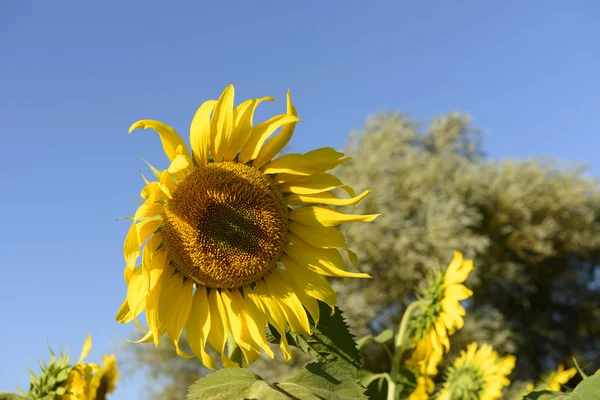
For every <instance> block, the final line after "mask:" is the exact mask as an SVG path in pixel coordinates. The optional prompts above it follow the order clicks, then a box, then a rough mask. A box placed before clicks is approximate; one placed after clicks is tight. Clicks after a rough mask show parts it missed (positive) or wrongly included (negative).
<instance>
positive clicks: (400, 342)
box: [392, 300, 425, 368]
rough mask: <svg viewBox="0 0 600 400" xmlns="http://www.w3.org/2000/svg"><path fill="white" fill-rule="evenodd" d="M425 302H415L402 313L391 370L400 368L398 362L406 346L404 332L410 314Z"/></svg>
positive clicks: (406, 328)
mask: <svg viewBox="0 0 600 400" xmlns="http://www.w3.org/2000/svg"><path fill="white" fill-rule="evenodd" d="M423 304H425V302H424V301H423V300H419V301H415V302H413V303H411V304H410V305H409V306H408V307H407V308H406V311H405V312H404V315H403V316H402V321H400V326H399V327H398V334H397V335H396V341H395V347H396V356H395V357H394V362H393V363H392V368H397V367H399V366H400V360H401V359H402V353H403V352H404V347H405V344H406V338H405V336H406V331H407V330H408V323H409V322H410V317H411V316H412V313H413V312H414V311H415V310H416V309H417V308H419V307H421V306H422V305H423Z"/></svg>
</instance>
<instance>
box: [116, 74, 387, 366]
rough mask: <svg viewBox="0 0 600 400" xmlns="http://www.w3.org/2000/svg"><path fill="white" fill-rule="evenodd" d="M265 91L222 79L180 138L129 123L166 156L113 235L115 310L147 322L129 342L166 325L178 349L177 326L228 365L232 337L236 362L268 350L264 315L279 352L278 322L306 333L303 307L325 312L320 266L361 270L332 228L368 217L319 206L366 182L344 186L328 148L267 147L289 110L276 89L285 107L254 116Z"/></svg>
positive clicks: (292, 121)
mask: <svg viewBox="0 0 600 400" xmlns="http://www.w3.org/2000/svg"><path fill="white" fill-rule="evenodd" d="M271 100H273V99H272V98H270V97H263V98H257V99H250V100H246V101H244V102H242V103H240V104H238V105H237V106H235V104H234V88H233V86H231V85H230V86H228V87H227V88H226V89H225V90H224V91H223V93H222V94H221V96H220V97H219V99H217V100H209V101H207V102H205V103H203V104H202V105H201V106H200V107H199V108H198V111H197V112H196V114H195V116H194V118H193V119H192V123H191V126H190V141H189V142H190V147H189V148H188V146H187V144H186V143H185V142H184V140H183V139H182V138H181V137H180V136H179V134H177V132H175V130H173V129H172V128H171V127H169V126H168V125H166V124H164V123H162V122H158V121H153V120H141V121H138V122H136V123H134V124H133V125H132V126H131V128H130V132H131V131H132V130H134V129H136V128H143V129H146V128H151V129H154V130H155V131H156V132H157V133H158V134H159V136H160V139H161V141H162V145H163V148H164V151H165V153H166V155H167V157H168V158H169V161H170V163H169V165H168V166H167V168H166V169H164V170H160V169H157V168H155V167H153V166H151V169H152V171H153V173H154V177H155V180H154V181H148V180H145V183H146V185H145V186H144V188H143V189H142V192H141V197H142V199H143V203H142V204H141V205H140V206H139V207H138V209H137V210H136V212H135V215H134V216H132V218H133V222H134V223H133V225H132V226H131V228H130V229H129V232H128V234H127V236H126V238H125V245H124V256H125V263H126V268H125V272H124V275H125V282H126V283H127V285H128V289H127V296H126V299H125V301H124V302H123V305H122V306H121V309H120V310H119V312H118V314H117V320H118V321H119V322H122V323H126V322H130V321H132V320H133V321H135V322H136V323H137V324H139V323H138V319H137V317H138V315H139V314H140V313H142V312H144V311H145V314H146V321H147V326H148V329H145V330H146V334H145V336H144V337H143V338H142V339H140V341H141V342H147V341H153V342H154V343H155V344H156V345H158V342H159V340H160V338H161V336H162V335H163V334H165V333H166V334H167V336H168V337H169V339H170V340H171V341H172V342H173V343H174V344H175V347H176V350H177V352H178V354H180V355H182V356H187V354H185V353H184V352H183V351H181V349H179V345H178V343H179V337H180V335H181V332H182V331H183V329H186V333H187V337H188V340H189V342H190V347H191V349H192V352H193V354H194V355H195V356H196V357H198V358H199V359H201V360H202V362H203V363H204V364H205V365H206V366H207V367H209V368H216V364H215V362H214V360H213V359H212V357H211V356H210V355H209V353H208V352H207V351H206V349H207V347H208V346H210V347H212V348H213V349H214V350H216V352H217V353H219V354H221V362H222V364H223V365H224V366H237V364H236V363H234V362H233V361H232V360H230V359H229V358H228V357H227V356H226V353H227V352H226V351H225V346H226V344H227V343H228V344H227V345H228V346H229V345H230V344H231V345H235V346H239V348H240V350H241V352H242V353H243V356H244V360H245V363H246V365H249V364H250V363H252V362H253V361H254V360H255V359H256V358H257V357H258V355H259V353H260V351H261V349H262V350H264V351H265V352H266V353H267V354H268V355H270V356H273V352H272V350H271V349H270V347H269V345H268V343H267V340H266V337H265V333H264V328H265V325H266V323H267V322H268V323H270V324H271V325H272V326H274V327H275V329H277V330H278V331H279V333H280V334H281V335H282V340H281V350H282V351H283V353H284V355H285V357H286V359H289V357H290V354H291V353H290V350H289V346H288V343H287V342H286V340H285V330H286V327H288V326H289V328H290V329H291V330H292V331H294V332H303V333H309V331H310V327H309V323H308V314H307V313H309V314H311V316H312V318H313V320H314V321H318V319H319V306H318V303H317V301H322V302H325V303H327V304H328V305H329V306H331V309H332V312H333V309H334V306H335V292H333V290H332V288H331V286H330V285H329V283H328V282H327V281H326V280H325V278H324V276H332V277H344V278H348V277H355V278H368V277H369V276H368V275H366V274H361V273H357V272H350V271H346V265H345V263H344V260H343V258H342V254H341V253H340V252H346V253H347V254H348V256H349V258H350V259H351V260H354V261H355V260H356V256H355V255H354V253H352V252H351V251H350V250H349V249H348V246H347V245H346V241H345V238H344V236H343V235H342V234H341V233H340V231H339V230H338V229H336V226H337V225H339V224H343V223H346V222H352V221H372V220H373V219H374V218H376V217H377V215H351V214H343V213H340V212H338V211H336V210H334V209H332V208H331V206H344V205H352V204H356V203H357V202H359V201H360V200H362V199H363V198H364V197H365V196H367V195H368V194H369V192H370V191H365V192H363V193H361V194H360V195H356V193H354V191H353V190H352V188H350V187H348V186H346V185H344V184H343V183H342V182H340V181H339V179H337V178H336V177H335V176H333V175H331V174H329V173H327V171H328V170H330V169H332V168H334V167H336V166H337V165H339V164H342V163H344V162H347V161H349V160H350V159H349V158H347V157H344V154H343V153H340V152H337V151H335V150H333V149H332V148H322V149H317V150H313V151H310V152H308V153H304V154H286V155H284V156H281V157H276V156H277V154H278V153H279V152H280V151H281V150H282V149H283V147H284V146H285V145H286V144H287V142H288V141H289V140H290V138H291V137H292V134H293V132H294V129H295V126H296V123H297V122H298V121H300V120H299V118H298V116H297V113H296V108H295V107H294V105H293V104H292V100H291V97H290V93H289V91H288V95H287V108H286V112H285V113H284V114H280V115H277V116H274V117H272V118H270V119H268V120H267V121H264V122H260V123H257V124H255V123H254V121H253V117H254V111H255V109H256V107H257V106H258V105H259V104H260V103H261V102H263V101H271ZM190 149H191V150H190ZM335 189H342V190H344V191H346V192H347V193H348V195H349V196H348V197H345V196H343V197H339V196H338V195H337V194H334V193H332V191H333V190H335ZM140 256H141V263H140V264H138V263H137V259H138V258H139V257H140ZM140 326H141V325H140ZM229 350H230V351H231V350H232V349H231V348H230V349H229Z"/></svg>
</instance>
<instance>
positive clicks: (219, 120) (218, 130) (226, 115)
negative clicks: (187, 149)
mask: <svg viewBox="0 0 600 400" xmlns="http://www.w3.org/2000/svg"><path fill="white" fill-rule="evenodd" d="M234 96H235V89H234V88H233V85H228V86H227V87H226V88H225V90H223V93H221V96H220V97H219V100H217V103H216V104H215V109H214V112H213V116H212V118H211V120H210V134H211V137H212V146H211V152H212V154H213V157H214V159H215V161H217V162H218V161H221V159H222V158H223V157H225V161H231V160H233V158H235V153H233V150H232V149H231V136H232V134H233V102H234Z"/></svg>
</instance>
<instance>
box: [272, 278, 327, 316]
mask: <svg viewBox="0 0 600 400" xmlns="http://www.w3.org/2000/svg"><path fill="white" fill-rule="evenodd" d="M271 273H272V274H273V276H274V277H275V278H276V279H278V280H279V281H281V282H283V284H284V285H285V286H287V287H289V288H290V289H291V290H292V292H293V293H294V294H295V295H296V296H298V300H300V303H302V305H303V306H304V307H305V308H306V309H307V310H308V312H309V313H310V315H311V317H312V319H313V322H314V323H315V325H317V324H318V323H319V317H320V315H319V314H320V311H319V303H318V302H317V300H316V299H315V298H313V297H311V296H310V295H309V294H308V293H307V292H306V291H305V290H304V288H303V287H302V286H300V285H298V284H297V283H296V281H295V280H294V279H293V278H292V277H291V276H290V273H289V272H288V271H286V270H283V269H281V268H277V267H276V268H273V269H272V270H271Z"/></svg>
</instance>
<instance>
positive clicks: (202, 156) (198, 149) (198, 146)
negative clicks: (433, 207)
mask: <svg viewBox="0 0 600 400" xmlns="http://www.w3.org/2000/svg"><path fill="white" fill-rule="evenodd" d="M216 104H217V101H216V100H208V101H205V102H204V103H202V105H201V106H200V107H198V110H197V111H196V114H194V118H192V124H191V125H190V144H191V146H192V153H193V154H194V159H195V160H196V163H197V164H198V165H199V166H205V165H206V164H207V163H208V152H209V150H210V146H211V132H210V114H211V113H212V112H213V110H214V108H215V105H216Z"/></svg>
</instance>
